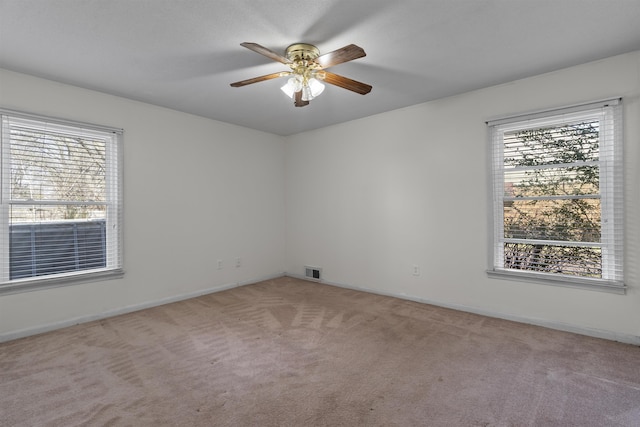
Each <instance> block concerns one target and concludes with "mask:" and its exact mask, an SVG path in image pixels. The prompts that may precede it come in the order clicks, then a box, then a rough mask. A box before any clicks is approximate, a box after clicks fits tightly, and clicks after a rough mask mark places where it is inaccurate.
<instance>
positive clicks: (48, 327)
mask: <svg viewBox="0 0 640 427" xmlns="http://www.w3.org/2000/svg"><path fill="white" fill-rule="evenodd" d="M284 275H285V274H284V273H275V274H271V275H267V276H263V277H258V278H255V279H251V280H244V281H241V282H235V283H227V284H223V285H219V286H214V287H211V288H207V289H200V290H197V291H194V292H188V293H184V294H180V295H174V296H171V297H168V298H162V299H159V300H154V301H147V302H144V303H140V304H133V305H129V306H126V307H122V308H117V309H114V310H107V311H104V312H102V313H97V314H90V315H86V316H80V317H75V318H72V319H66V320H62V321H59V322H53V323H47V324H45V325H38V326H34V327H30V328H25V329H20V330H18V331H11V332H5V333H2V334H0V342H5V341H11V340H15V339H18V338H24V337H28V336H31V335H37V334H42V333H44V332H50V331H54V330H56V329H62V328H66V327H68V326H74V325H78V324H80V323H87V322H92V321H94V320H100V319H106V318H107V317H113V316H118V315H120V314H127V313H132V312H134V311H139V310H144V309H145V308H151V307H157V306H159V305H164V304H170V303H172V302H178V301H183V300H186V299H190V298H196V297H199V296H202V295H207V294H212V293H215V292H221V291H225V290H227V289H232V288H237V287H240V286H246V285H252V284H254V283H258V282H262V281H264V280H272V279H276V278H278V277H282V276H284Z"/></svg>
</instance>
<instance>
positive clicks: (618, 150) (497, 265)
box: [486, 97, 626, 294]
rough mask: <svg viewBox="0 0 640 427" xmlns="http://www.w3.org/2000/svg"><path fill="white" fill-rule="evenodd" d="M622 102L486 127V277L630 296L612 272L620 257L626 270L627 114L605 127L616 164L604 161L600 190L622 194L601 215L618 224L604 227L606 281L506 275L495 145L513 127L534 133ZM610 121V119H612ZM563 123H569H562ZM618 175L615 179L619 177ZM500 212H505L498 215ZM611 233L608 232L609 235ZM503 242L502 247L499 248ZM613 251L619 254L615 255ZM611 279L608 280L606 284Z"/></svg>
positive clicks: (499, 172)
mask: <svg viewBox="0 0 640 427" xmlns="http://www.w3.org/2000/svg"><path fill="white" fill-rule="evenodd" d="M621 101H622V98H620V97H616V98H611V99H605V100H600V101H594V102H590V103H586V104H577V105H571V106H567V107H562V108H557V109H552V110H545V111H536V112H531V113H526V114H519V115H514V116H509V117H503V118H497V119H493V120H489V121H487V122H486V123H487V125H488V138H487V139H488V145H489V147H488V150H487V152H488V157H489V165H491V171H490V173H489V174H488V181H489V182H488V188H489V203H488V206H489V227H488V228H489V239H488V241H489V248H488V249H489V250H488V258H489V259H488V264H489V265H488V269H487V274H488V276H489V277H491V278H495V279H506V280H516V281H525V282H534V283H542V284H547V285H555V286H563V287H572V288H581V289H588V290H596V291H602V292H609V293H616V294H625V293H626V285H625V284H624V280H623V278H622V277H613V278H612V276H613V275H612V273H611V272H610V271H609V266H610V265H611V264H612V263H611V262H610V257H612V256H615V257H616V263H619V264H620V265H622V263H623V262H624V258H623V257H624V254H623V248H624V242H622V239H623V237H624V233H623V227H624V219H623V211H624V205H623V200H622V199H623V197H622V193H623V192H624V186H623V172H622V167H623V162H622V159H623V157H622V149H623V141H622V128H623V127H622V112H620V113H619V117H618V120H617V121H616V122H615V123H606V124H605V126H611V127H612V128H611V132H612V133H613V135H614V138H615V142H614V144H613V149H614V150H615V153H614V156H613V157H614V159H613V161H608V160H605V159H601V160H600V168H601V174H600V184H601V188H602V187H604V186H607V187H608V188H612V187H613V186H614V185H615V187H617V188H618V191H613V192H611V193H612V194H610V195H608V197H603V198H602V205H601V212H602V217H603V218H607V217H608V218H614V214H615V215H616V216H615V218H616V221H615V223H614V222H612V221H603V224H602V227H603V230H602V231H603V232H602V236H603V238H602V242H601V244H602V248H603V255H602V256H603V266H602V268H603V276H604V277H605V278H603V279H599V278H586V277H578V276H576V277H573V276H568V275H560V274H553V273H543V272H532V271H525V270H513V269H505V268H503V267H504V264H503V263H504V252H503V246H502V243H501V242H502V241H501V238H500V235H502V237H504V236H503V232H504V215H503V210H502V203H503V198H504V196H503V195H504V178H503V175H502V173H503V172H502V171H503V165H504V161H503V158H502V153H503V152H502V149H500V150H499V151H498V154H497V155H494V150H495V147H496V144H503V142H502V138H501V135H502V134H503V133H504V130H505V129H508V128H509V127H513V128H517V129H524V128H525V127H527V126H523V122H525V121H526V122H528V124H530V125H531V127H532V128H535V127H537V125H538V124H537V123H536V122H540V121H544V124H549V123H550V121H549V118H552V117H554V116H560V115H564V116H565V118H566V117H567V116H571V115H573V114H578V115H582V114H584V113H585V112H587V111H589V110H594V109H598V108H600V109H602V108H603V107H607V106H614V105H617V106H618V108H621ZM607 117H608V116H607ZM563 120H564V118H563ZM614 172H615V173H614ZM609 179H611V180H613V181H614V182H613V183H611V182H608V181H607V180H609ZM497 206H500V208H499V209H498V208H497ZM605 229H606V230H605ZM612 236H616V239H617V240H619V241H618V242H616V244H615V245H614V244H613V243H614V242H613V241H607V238H610V237H612ZM498 242H500V243H498ZM610 251H615V252H616V253H615V255H613V254H611V253H610ZM606 277H609V278H606Z"/></svg>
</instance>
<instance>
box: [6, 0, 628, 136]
mask: <svg viewBox="0 0 640 427" xmlns="http://www.w3.org/2000/svg"><path fill="white" fill-rule="evenodd" d="M639 23H640V0H261V1H258V0H0V67H1V68H6V69H9V70H13V71H18V72H22V73H27V74H32V75H35V76H39V77H44V78H48V79H52V80H56V81H60V82H63V83H68V84H72V85H75V86H80V87H85V88H89V89H94V90H98V91H102V92H106V93H110V94H114V95H119V96H124V97H127V98H131V99H135V100H139V101H143V102H147V103H151V104H156V105H160V106H164V107H168V108H172V109H175V110H179V111H183V112H187V113H192V114H197V115H199V116H204V117H209V118H212V119H215V120H220V121H224V122H229V123H234V124H237V125H240V126H246V127H249V128H254V129H259V130H263V131H266V132H271V133H275V134H278V135H291V134H295V133H298V132H302V131H306V130H310V129H315V128H320V127H324V126H328V125H332V124H336V123H341V122H345V121H348V120H353V119H357V118H361V117H365V116H369V115H372V114H377V113H382V112H385V111H389V110H393V109H397V108H401V107H405V106H409V105H413V104H418V103H422V102H426V101H430V100H434V99H437V98H442V97H445V96H450V95H454V94H458V93H462V92H466V91H469V90H473V89H478V88H482V87H487V86H491V85H495V84H499V83H504V82H508V81H512V80H515V79H519V78H523V77H527V76H531V75H535V74H540V73H544V72H548V71H553V70H557V69H560V68H564V67H567V66H571V65H577V64H581V63H584V62H588V61H592V60H597V59H601V58H605V57H608V56H612V55H616V54H620V53H625V52H630V51H633V50H638V49H640V24H639ZM241 42H255V43H259V44H261V45H263V46H265V47H267V48H269V49H271V50H273V51H276V52H278V53H282V54H284V49H285V48H286V47H287V46H288V45H289V44H292V43H295V42H306V43H312V44H315V45H316V46H318V48H319V49H320V51H321V53H326V52H329V51H332V50H335V49H338V48H341V47H343V46H345V45H347V44H350V43H354V44H357V45H359V46H361V47H362V48H364V50H365V51H366V52H367V56H366V57H364V58H361V59H357V60H355V61H352V62H349V63H345V64H341V65H337V66H335V67H332V68H331V69H330V71H332V72H334V73H337V74H340V75H343V76H346V77H349V78H352V79H355V80H359V81H362V82H364V83H368V84H370V85H372V86H373V90H372V91H371V93H369V94H368V95H364V96H363V95H358V94H355V93H353V92H350V91H347V90H345V89H341V88H338V87H335V86H330V85H327V89H326V90H325V92H324V93H323V94H322V95H321V96H320V97H318V98H316V99H315V100H313V101H311V104H310V105H308V106H306V107H302V108H296V107H294V106H293V103H292V101H291V100H290V99H288V98H286V97H285V95H284V94H282V92H281V91H280V90H279V87H280V86H281V85H282V84H284V82H285V79H275V80H270V81H266V82H261V83H256V84H253V85H249V86H245V87H241V88H232V87H230V86H229V83H231V82H234V81H238V80H243V79H247V78H251V77H255V76H260V75H263V74H269V73H273V72H277V71H281V70H283V71H284V70H287V67H286V66H284V65H282V64H280V63H277V62H274V61H271V60H269V59H268V58H266V57H264V56H262V55H259V54H257V53H255V52H252V51H250V50H248V49H245V48H243V47H241V46H240V43H241ZM1 103H2V100H1V99H0V105H1Z"/></svg>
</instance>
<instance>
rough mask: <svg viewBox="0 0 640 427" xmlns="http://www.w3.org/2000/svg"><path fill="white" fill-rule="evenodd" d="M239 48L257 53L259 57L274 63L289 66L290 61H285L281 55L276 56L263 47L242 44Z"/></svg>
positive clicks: (255, 44) (246, 43)
mask: <svg viewBox="0 0 640 427" xmlns="http://www.w3.org/2000/svg"><path fill="white" fill-rule="evenodd" d="M240 46H244V47H246V48H247V49H249V50H252V51H254V52H257V53H259V54H260V55H264V56H266V57H267V58H269V59H273V60H274V61H278V62H282V63H283V64H291V60H290V59H287V58H285V57H284V56H282V55H278V54H277V53H275V52H274V51H272V50H269V49H267V48H266V47H264V46H260V45H259V44H258V43H250V42H244V43H240Z"/></svg>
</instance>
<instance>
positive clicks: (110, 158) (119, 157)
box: [0, 108, 124, 296]
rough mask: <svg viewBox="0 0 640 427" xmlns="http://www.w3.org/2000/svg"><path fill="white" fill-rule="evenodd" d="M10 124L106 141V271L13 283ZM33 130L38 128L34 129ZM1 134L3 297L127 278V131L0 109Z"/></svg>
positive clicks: (0, 260)
mask: <svg viewBox="0 0 640 427" xmlns="http://www.w3.org/2000/svg"><path fill="white" fill-rule="evenodd" d="M11 120H14V121H21V120H22V121H30V122H35V123H39V124H40V126H47V125H49V126H54V127H60V128H68V129H73V130H74V131H75V132H77V133H78V134H84V135H90V134H94V135H98V134H99V135H102V137H105V144H106V146H105V167H106V171H105V180H106V192H107V195H108V196H107V200H106V201H105V202H104V203H102V204H104V205H105V207H106V218H105V221H106V224H107V227H106V236H107V237H106V239H107V240H106V242H107V243H106V244H107V246H108V247H109V246H110V247H111V249H106V250H105V257H106V264H105V266H104V267H101V268H92V269H86V270H78V271H68V272H63V273H57V274H49V275H42V276H34V277H25V278H19V279H13V280H11V279H10V265H9V260H10V248H9V225H10V219H9V209H10V206H11V205H12V204H14V203H15V202H13V201H11V200H10V199H9V194H10V187H9V186H10V179H9V177H10V169H11V159H10V155H9V146H10V139H11V137H10V134H9V132H10V129H9V128H10V127H11V126H10V125H9V124H8V123H9V122H10V121H11ZM33 129H34V130H35V129H38V128H37V126H34V127H33ZM40 130H41V129H40ZM0 132H1V133H0V227H2V228H1V229H0V296H1V295H6V294H15V293H21V292H30V291H36V290H40V289H48V288H54V287H60V286H69V285H76V284H81V283H87V282H95V281H103V280H111V279H118V278H122V277H123V276H124V232H123V231H124V206H123V205H124V190H123V183H124V179H123V173H124V169H123V167H124V164H123V163H124V161H123V136H124V131H123V130H122V129H120V128H114V127H109V126H101V125H95V124H90V123H84V122H78V121H72V120H66V119H60V118H54V117H48V116H43V115H38V114H31V113H25V112H21V111H15V110H9V109H3V108H0ZM36 204H46V203H43V202H39V203H36ZM34 224H43V223H34Z"/></svg>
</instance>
